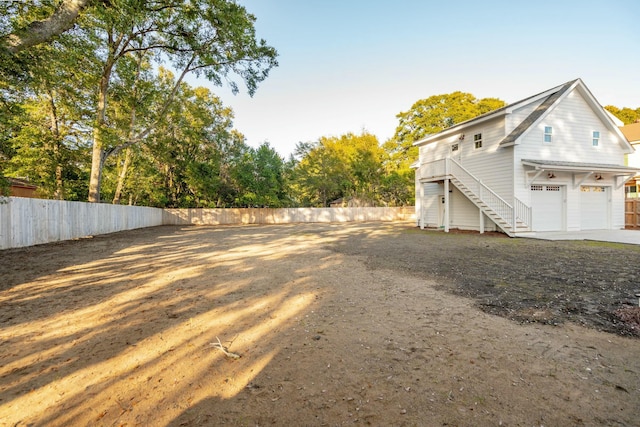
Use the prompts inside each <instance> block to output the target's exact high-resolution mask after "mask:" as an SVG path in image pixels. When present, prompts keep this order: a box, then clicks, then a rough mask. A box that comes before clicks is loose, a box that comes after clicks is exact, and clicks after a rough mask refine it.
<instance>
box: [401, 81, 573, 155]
mask: <svg viewBox="0 0 640 427" xmlns="http://www.w3.org/2000/svg"><path fill="white" fill-rule="evenodd" d="M578 80H580V79H576V80H572V81H570V82H567V83H565V84H563V85H560V86H556V87H553V88H551V89H547V90H545V91H543V92H540V93H537V94H535V95H531V96H528V97H526V98H524V99H521V100H520V101H517V102H514V103H512V104H509V105H505V106H504V107H501V108H498V109H497V110H493V111H489V112H488V113H484V114H481V115H479V116H478V117H474V118H473V119H469V120H465V121H464V122H460V123H458V124H455V125H453V126H451V127H448V128H446V129H444V130H442V131H440V132H437V133H434V134H431V135H427V136H425V137H424V138H422V139H421V140H419V141H416V142H414V143H413V145H424V144H426V143H429V142H431V141H433V140H434V139H437V138H439V137H441V136H445V135H447V134H451V133H455V132H457V131H459V130H461V129H464V128H466V127H468V126H473V125H477V124H479V123H482V122H486V121H488V120H492V119H495V118H497V117H500V116H504V115H506V114H509V113H511V112H512V111H513V110H516V109H518V108H520V107H522V106H524V105H527V104H530V103H532V102H535V101H537V100H539V99H542V98H545V97H549V96H552V95H554V94H555V93H556V92H558V90H560V89H561V88H563V87H564V86H566V85H571V84H573V83H575V82H577V81H578Z"/></svg>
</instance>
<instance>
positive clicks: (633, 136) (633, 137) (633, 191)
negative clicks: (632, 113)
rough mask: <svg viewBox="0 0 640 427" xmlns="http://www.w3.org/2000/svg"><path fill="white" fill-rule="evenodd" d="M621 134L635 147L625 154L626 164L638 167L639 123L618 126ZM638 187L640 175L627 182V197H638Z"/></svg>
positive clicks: (639, 153)
mask: <svg viewBox="0 0 640 427" xmlns="http://www.w3.org/2000/svg"><path fill="white" fill-rule="evenodd" d="M620 130H621V131H622V134H623V135H624V136H625V137H626V138H627V141H629V144H631V146H632V147H633V148H634V149H635V152H634V153H631V154H628V155H627V166H631V167H634V168H638V169H640V151H638V149H639V148H640V123H633V124H630V125H626V126H623V127H621V128H620ZM639 188H640V175H636V176H635V177H634V178H633V179H631V180H629V182H627V185H626V187H625V190H626V193H627V197H628V198H634V199H637V198H638V193H640V191H638V189H639Z"/></svg>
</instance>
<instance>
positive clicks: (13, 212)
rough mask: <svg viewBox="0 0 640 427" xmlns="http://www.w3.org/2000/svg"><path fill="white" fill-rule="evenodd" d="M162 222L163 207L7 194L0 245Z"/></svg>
mask: <svg viewBox="0 0 640 427" xmlns="http://www.w3.org/2000/svg"><path fill="white" fill-rule="evenodd" d="M157 225H162V209H157V208H148V207H138V206H119V205H108V204H92V203H82V202H68V201H60V200H45V199H31V198H22V197H8V198H4V199H3V201H2V203H0V249H8V248H19V247H24V246H33V245H39V244H43V243H50V242H57V241H61V240H70V239H76V238H80V237H85V236H92V235H98V234H107V233H114V232H117V231H123V230H131V229H134V228H143V227H153V226H157Z"/></svg>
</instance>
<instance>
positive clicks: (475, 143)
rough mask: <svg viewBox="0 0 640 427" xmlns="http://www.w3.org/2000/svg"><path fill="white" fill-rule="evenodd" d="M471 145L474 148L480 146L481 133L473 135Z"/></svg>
mask: <svg viewBox="0 0 640 427" xmlns="http://www.w3.org/2000/svg"><path fill="white" fill-rule="evenodd" d="M473 146H474V147H475V148H482V134H481V133H476V134H475V135H473Z"/></svg>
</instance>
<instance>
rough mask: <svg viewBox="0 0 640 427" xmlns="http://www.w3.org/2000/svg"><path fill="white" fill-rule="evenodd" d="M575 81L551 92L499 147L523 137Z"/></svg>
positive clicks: (513, 142)
mask: <svg viewBox="0 0 640 427" xmlns="http://www.w3.org/2000/svg"><path fill="white" fill-rule="evenodd" d="M578 80H579V79H577V80H573V81H570V82H567V83H565V84H564V85H562V86H561V87H560V89H558V90H557V91H556V92H553V93H552V94H551V95H549V96H548V97H547V99H545V100H544V101H543V102H542V104H540V105H538V108H536V109H535V110H533V112H532V113H531V114H529V116H527V118H526V119H524V120H523V121H522V122H521V123H520V124H519V125H518V126H516V128H515V129H514V130H512V131H511V133H510V134H509V135H507V136H506V137H505V138H504V139H503V140H502V141H500V145H502V146H505V145H511V144H515V143H516V141H517V140H518V138H520V137H521V136H522V135H524V134H525V133H526V132H527V131H528V130H529V129H531V127H532V126H533V125H534V123H536V122H538V120H540V118H542V117H543V116H544V115H545V113H546V112H547V111H549V109H550V108H551V107H552V106H554V105H555V104H556V102H557V101H558V100H559V99H560V98H562V95H564V94H565V93H567V92H568V91H569V89H571V88H572V87H573V86H574V85H575V84H576V83H577V82H578Z"/></svg>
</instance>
